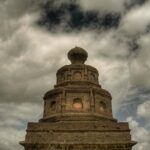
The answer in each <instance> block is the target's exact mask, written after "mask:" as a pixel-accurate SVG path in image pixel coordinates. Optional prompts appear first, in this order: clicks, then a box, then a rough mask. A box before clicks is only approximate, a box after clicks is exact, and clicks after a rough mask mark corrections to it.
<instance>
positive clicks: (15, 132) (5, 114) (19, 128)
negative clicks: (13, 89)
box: [0, 102, 42, 150]
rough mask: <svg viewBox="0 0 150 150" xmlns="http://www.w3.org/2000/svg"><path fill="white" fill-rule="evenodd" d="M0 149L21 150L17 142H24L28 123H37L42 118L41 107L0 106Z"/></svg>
mask: <svg viewBox="0 0 150 150" xmlns="http://www.w3.org/2000/svg"><path fill="white" fill-rule="evenodd" d="M0 108H1V109H0V118H1V122H0V129H1V134H0V137H1V138H0V148H1V149H4V150H9V149H10V147H11V148H12V149H16V150H19V149H21V148H22V149H23V147H21V146H19V141H21V140H24V137H25V128H26V127H25V126H26V125H27V122H28V121H32V122H33V121H37V120H38V119H40V117H41V116H42V107H41V106H40V105H38V104H36V103H26V102H25V103H18V104H17V103H1V104H0Z"/></svg>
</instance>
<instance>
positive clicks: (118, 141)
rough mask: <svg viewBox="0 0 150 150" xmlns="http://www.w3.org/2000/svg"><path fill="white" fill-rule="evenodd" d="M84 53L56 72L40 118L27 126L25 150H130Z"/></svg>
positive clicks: (77, 51) (126, 132) (72, 55)
mask: <svg viewBox="0 0 150 150" xmlns="http://www.w3.org/2000/svg"><path fill="white" fill-rule="evenodd" d="M87 56H88V54H87V52H86V51H85V50H83V49H82V48H79V47H75V48H74V49H71V51H70V52H69V53H68V58H69V59H70V61H71V62H72V64H71V65H66V66H64V67H62V68H60V69H59V70H58V71H57V74H56V75H57V84H56V85H55V86H54V89H52V90H50V91H48V92H46V94H45V95H44V113H43V118H41V119H40V120H39V122H37V123H32V122H29V123H28V126H27V134H26V137H25V141H23V142H20V144H22V145H23V146H24V148H25V150H131V149H132V146H133V145H135V144H136V142H133V141H132V140H131V135H130V129H129V126H128V123H122V122H118V121H117V120H116V119H114V118H113V115H112V103H111V99H112V97H111V94H110V93H109V92H108V91H107V90H104V89H102V88H101V85H100V84H99V82H98V76H99V74H98V71H97V69H96V68H94V67H92V66H89V65H85V64H84V62H85V61H86V59H87Z"/></svg>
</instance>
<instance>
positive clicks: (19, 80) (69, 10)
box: [0, 0, 150, 150]
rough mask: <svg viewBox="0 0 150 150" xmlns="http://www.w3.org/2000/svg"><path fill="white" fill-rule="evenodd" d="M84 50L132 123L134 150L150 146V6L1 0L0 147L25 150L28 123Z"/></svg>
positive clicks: (123, 1) (141, 1)
mask: <svg viewBox="0 0 150 150" xmlns="http://www.w3.org/2000/svg"><path fill="white" fill-rule="evenodd" d="M75 46H79V47H82V48H84V49H86V50H87V52H88V53H89V58H88V61H87V62H86V63H87V64H90V65H92V66H94V67H96V68H97V69H98V70H99V73H100V76H99V82H100V84H101V85H102V87H103V88H105V89H107V90H109V91H110V92H111V94H112V97H113V101H112V102H113V114H114V117H115V118H117V119H119V121H128V122H129V125H130V128H131V134H132V138H133V140H135V141H138V144H137V145H136V146H135V147H134V150H149V147H150V79H149V77H150V52H149V51H150V1H149V0H92V1H91V0H61V1H60V0H55V1H54V0H0V72H1V73H0V120H1V121H0V149H2V150H10V149H16V150H23V147H21V146H19V144H18V142H19V141H20V140H24V136H25V129H26V125H27V122H29V121H38V119H40V117H41V116H42V111H43V110H42V109H43V99H42V98H43V95H44V93H45V92H46V91H47V90H50V89H51V88H53V85H54V84H55V83H56V81H55V78H56V77H55V73H56V71H57V69H58V68H60V67H61V66H62V65H65V64H69V61H68V59H67V56H66V55H67V52H68V51H69V50H70V49H71V48H73V47H75Z"/></svg>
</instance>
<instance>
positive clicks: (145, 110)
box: [137, 100, 150, 119]
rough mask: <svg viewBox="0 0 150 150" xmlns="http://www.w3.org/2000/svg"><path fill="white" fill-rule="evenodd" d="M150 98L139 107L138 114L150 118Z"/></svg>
mask: <svg viewBox="0 0 150 150" xmlns="http://www.w3.org/2000/svg"><path fill="white" fill-rule="evenodd" d="M149 108H150V100H147V101H146V102H144V103H142V104H140V105H139V106H138V108H137V115H138V116H139V117H142V118H145V119H150V109H149Z"/></svg>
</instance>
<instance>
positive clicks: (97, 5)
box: [79, 0, 125, 12]
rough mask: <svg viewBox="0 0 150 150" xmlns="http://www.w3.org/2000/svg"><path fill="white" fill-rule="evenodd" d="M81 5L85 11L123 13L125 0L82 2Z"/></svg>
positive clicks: (89, 0) (83, 0)
mask: <svg viewBox="0 0 150 150" xmlns="http://www.w3.org/2000/svg"><path fill="white" fill-rule="evenodd" d="M79 2H80V5H81V7H82V8H83V9H85V10H96V11H104V12H105V11H107V12H122V11H123V10H124V4H125V0H119V1H118V0H94V1H91V0H86V1H85V0H80V1H79Z"/></svg>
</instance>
